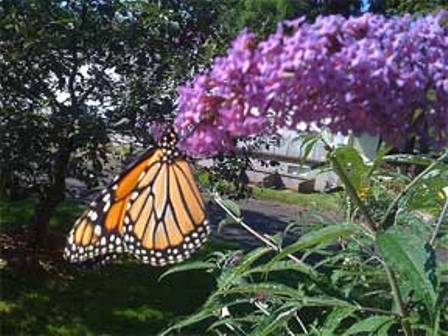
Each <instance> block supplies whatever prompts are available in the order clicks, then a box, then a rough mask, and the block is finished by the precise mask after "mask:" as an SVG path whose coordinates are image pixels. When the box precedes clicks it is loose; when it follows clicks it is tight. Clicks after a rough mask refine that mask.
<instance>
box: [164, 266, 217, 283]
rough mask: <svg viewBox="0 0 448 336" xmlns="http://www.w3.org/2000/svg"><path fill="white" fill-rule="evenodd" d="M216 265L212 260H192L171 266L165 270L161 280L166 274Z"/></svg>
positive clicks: (210, 267) (209, 267)
mask: <svg viewBox="0 0 448 336" xmlns="http://www.w3.org/2000/svg"><path fill="white" fill-rule="evenodd" d="M215 267H216V265H215V264H213V263H210V262H203V261H195V262H190V263H187V264H181V265H178V266H174V267H171V268H170V269H169V270H167V271H166V272H164V273H163V274H162V275H161V276H160V277H159V281H161V280H162V279H163V278H165V277H166V276H168V275H171V274H174V273H179V272H186V271H192V270H201V269H212V268H215Z"/></svg>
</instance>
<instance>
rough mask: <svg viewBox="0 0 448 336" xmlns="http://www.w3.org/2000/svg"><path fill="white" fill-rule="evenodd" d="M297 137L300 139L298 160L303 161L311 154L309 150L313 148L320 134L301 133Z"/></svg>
mask: <svg viewBox="0 0 448 336" xmlns="http://www.w3.org/2000/svg"><path fill="white" fill-rule="evenodd" d="M299 139H302V143H301V145H300V160H301V161H302V162H303V161H306V159H307V158H308V156H309V155H310V154H311V151H312V150H313V149H314V146H315V145H316V144H317V143H318V142H319V140H320V136H317V135H315V134H305V135H301V136H300V137H299Z"/></svg>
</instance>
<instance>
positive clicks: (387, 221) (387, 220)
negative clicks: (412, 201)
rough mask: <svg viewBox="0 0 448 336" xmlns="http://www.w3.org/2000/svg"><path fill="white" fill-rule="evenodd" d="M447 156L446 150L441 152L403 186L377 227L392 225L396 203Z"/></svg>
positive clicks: (384, 228) (385, 227)
mask: <svg viewBox="0 0 448 336" xmlns="http://www.w3.org/2000/svg"><path fill="white" fill-rule="evenodd" d="M447 157H448V150H447V151H446V152H445V153H444V154H442V155H441V156H440V157H439V158H438V159H437V160H435V161H434V162H433V163H431V164H430V165H429V166H428V167H427V168H426V169H425V170H424V171H422V172H421V173H420V174H419V175H418V176H417V177H416V178H415V179H413V180H412V182H411V183H409V184H408V185H407V186H406V188H404V189H403V190H402V191H401V193H399V194H398V195H397V197H395V199H394V200H393V201H392V203H391V204H390V205H389V207H388V208H387V210H386V213H385V215H384V217H383V220H382V221H381V223H380V224H379V226H378V229H380V230H386V229H387V228H388V227H389V226H391V225H392V223H393V221H392V220H391V217H392V216H394V214H395V211H396V208H397V206H398V203H399V202H400V201H401V199H402V198H403V197H404V196H405V195H406V194H407V193H408V192H409V190H411V189H412V188H413V187H414V186H415V185H416V184H417V183H418V182H420V180H421V179H422V178H423V177H425V175H426V174H428V173H429V172H430V171H431V170H433V168H434V167H435V166H437V165H438V164H439V163H440V162H442V161H443V160H444V159H445V158H447Z"/></svg>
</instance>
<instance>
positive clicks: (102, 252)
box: [64, 150, 160, 264]
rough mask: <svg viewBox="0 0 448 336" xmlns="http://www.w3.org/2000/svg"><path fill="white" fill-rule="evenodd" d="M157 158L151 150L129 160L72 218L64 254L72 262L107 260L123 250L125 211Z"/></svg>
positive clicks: (155, 151) (156, 151) (158, 154)
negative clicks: (119, 173)
mask: <svg viewBox="0 0 448 336" xmlns="http://www.w3.org/2000/svg"><path fill="white" fill-rule="evenodd" d="M159 159H160V153H158V150H150V151H148V152H147V153H145V154H144V155H142V157H141V158H140V159H138V160H137V161H136V162H134V163H132V164H131V165H130V166H129V167H128V168H127V169H125V170H124V172H123V173H122V174H121V175H120V176H119V177H118V178H116V179H115V181H114V182H112V183H111V184H110V185H109V186H107V187H106V188H105V189H103V190H102V192H101V193H100V194H99V195H98V197H96V199H95V200H94V201H93V202H92V203H90V205H89V207H88V209H87V210H86V211H85V212H84V213H83V214H82V215H81V216H80V217H79V218H78V220H77V221H76V222H75V225H74V227H73V229H72V230H71V232H70V234H69V236H68V242H67V246H66V248H65V250H64V258H65V259H67V260H68V261H70V262H72V263H79V264H85V263H92V261H93V263H96V261H107V260H109V259H112V258H114V257H115V256H116V255H117V254H120V253H123V252H125V249H126V246H125V245H124V243H123V233H124V215H125V212H126V206H127V204H128V201H129V197H130V194H131V192H132V191H133V190H134V188H135V186H136V185H137V183H138V178H139V177H140V176H141V175H142V174H144V172H145V171H146V170H147V169H148V167H150V166H151V165H152V164H154V162H156V161H157V160H159Z"/></svg>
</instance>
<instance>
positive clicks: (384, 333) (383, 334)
mask: <svg viewBox="0 0 448 336" xmlns="http://www.w3.org/2000/svg"><path fill="white" fill-rule="evenodd" d="M395 323H397V321H395V320H391V321H389V322H386V323H384V324H383V325H382V326H381V327H379V329H378V330H377V332H376V336H389V329H390V327H392V326H393V325H394V324H395Z"/></svg>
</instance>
